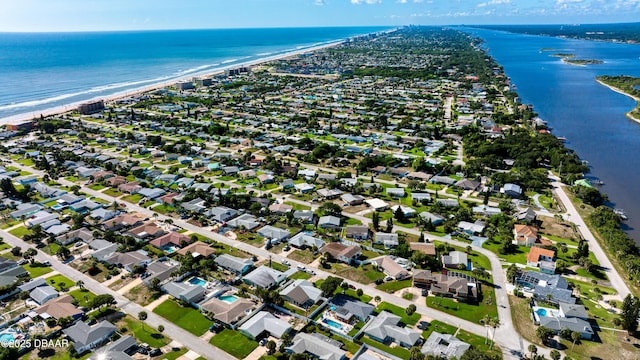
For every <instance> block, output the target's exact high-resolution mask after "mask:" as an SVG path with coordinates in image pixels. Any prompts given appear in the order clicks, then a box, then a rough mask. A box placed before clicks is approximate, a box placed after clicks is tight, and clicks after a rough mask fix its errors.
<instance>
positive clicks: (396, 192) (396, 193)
mask: <svg viewBox="0 0 640 360" xmlns="http://www.w3.org/2000/svg"><path fill="white" fill-rule="evenodd" d="M386 194H387V195H389V196H391V197H395V198H402V197H405V196H406V195H407V194H406V193H405V191H404V188H387V189H386Z"/></svg>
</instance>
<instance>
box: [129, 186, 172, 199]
mask: <svg viewBox="0 0 640 360" xmlns="http://www.w3.org/2000/svg"><path fill="white" fill-rule="evenodd" d="M136 193H137V194H140V195H142V196H143V197H144V198H146V199H149V200H153V199H156V198H159V197H161V196H162V195H164V194H166V193H167V192H166V191H164V190H162V189H160V188H153V189H148V188H141V189H138V191H137V192H136Z"/></svg>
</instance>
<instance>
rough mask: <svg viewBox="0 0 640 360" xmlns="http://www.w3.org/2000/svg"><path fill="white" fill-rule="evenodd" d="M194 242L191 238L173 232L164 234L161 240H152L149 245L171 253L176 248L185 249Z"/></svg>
mask: <svg viewBox="0 0 640 360" xmlns="http://www.w3.org/2000/svg"><path fill="white" fill-rule="evenodd" d="M191 242H192V240H191V237H189V236H187V235H185V234H182V233H179V232H175V231H172V232H170V233H167V234H164V235H162V236H160V237H159V238H156V239H154V240H151V241H150V242H149V244H151V245H153V246H155V247H156V248H158V249H160V250H165V251H169V252H171V251H172V250H174V249H175V248H181V247H184V246H186V245H188V244H190V243H191Z"/></svg>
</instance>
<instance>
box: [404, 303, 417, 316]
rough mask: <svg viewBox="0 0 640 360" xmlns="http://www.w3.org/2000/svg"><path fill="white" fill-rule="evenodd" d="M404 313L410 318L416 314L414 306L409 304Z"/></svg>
mask: <svg viewBox="0 0 640 360" xmlns="http://www.w3.org/2000/svg"><path fill="white" fill-rule="evenodd" d="M404 312H405V313H407V315H409V316H411V315H413V313H415V312H416V306H415V305H414V304H410V305H409V306H408V307H407V308H406V309H405V310H404Z"/></svg>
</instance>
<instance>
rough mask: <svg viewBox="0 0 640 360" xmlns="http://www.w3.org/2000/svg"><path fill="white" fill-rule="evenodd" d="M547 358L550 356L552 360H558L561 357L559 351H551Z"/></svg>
mask: <svg viewBox="0 0 640 360" xmlns="http://www.w3.org/2000/svg"><path fill="white" fill-rule="evenodd" d="M549 356H551V359H552V360H560V357H561V356H562V354H560V351H558V350H556V349H553V350H551V352H550V353H549Z"/></svg>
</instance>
